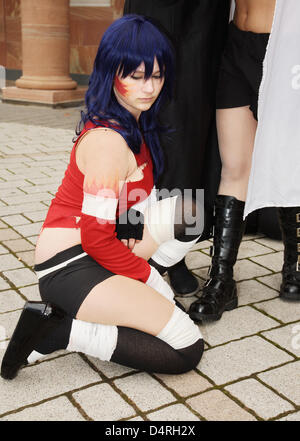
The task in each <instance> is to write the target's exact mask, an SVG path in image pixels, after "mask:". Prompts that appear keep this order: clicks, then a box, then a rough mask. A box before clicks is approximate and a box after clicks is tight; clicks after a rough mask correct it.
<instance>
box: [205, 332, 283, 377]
mask: <svg viewBox="0 0 300 441" xmlns="http://www.w3.org/2000/svg"><path fill="white" fill-rule="evenodd" d="M289 360H292V357H291V356H290V355H288V354H287V353H286V352H284V351H282V350H280V349H278V348H276V347H275V346H274V345H273V344H271V343H268V342H266V341H265V340H264V339H262V338H261V337H258V336H254V337H247V338H245V339H242V340H240V341H235V342H232V343H227V344H225V345H222V346H218V347H216V348H212V349H208V350H207V351H204V354H203V356H202V360H201V361H200V363H199V365H198V367H197V368H198V369H199V370H200V372H202V373H203V374H204V375H206V376H207V377H208V378H210V379H211V380H212V381H214V382H215V383H216V384H218V385H219V384H225V383H228V382H230V381H234V380H238V379H239V378H243V377H248V376H250V375H252V374H254V373H256V372H261V371H263V370H266V369H268V368H271V367H274V366H278V365H279V364H282V363H285V362H287V361H289Z"/></svg>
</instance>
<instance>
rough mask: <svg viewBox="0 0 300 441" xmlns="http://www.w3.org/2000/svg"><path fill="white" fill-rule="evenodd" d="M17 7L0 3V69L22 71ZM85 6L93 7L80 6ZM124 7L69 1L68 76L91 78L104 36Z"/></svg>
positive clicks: (117, 0)
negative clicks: (78, 75) (69, 74)
mask: <svg viewBox="0 0 300 441" xmlns="http://www.w3.org/2000/svg"><path fill="white" fill-rule="evenodd" d="M41 1H42V0H41ZM20 4H21V0H0V65H3V66H5V67H6V69H14V70H15V69H17V70H21V69H22V38H21V7H20ZM88 4H89V5H93V6H82V5H88ZM95 5H100V6H95ZM123 5H124V0H94V1H89V0H85V1H79V0H70V73H73V74H85V75H89V74H90V72H91V69H92V65H93V61H94V58H95V55H96V51H97V48H98V45H99V42H100V40H101V37H102V35H103V32H104V31H105V29H106V28H107V27H108V26H109V25H110V24H111V23H112V21H114V20H115V19H117V18H119V17H120V16H121V15H122V12H123Z"/></svg>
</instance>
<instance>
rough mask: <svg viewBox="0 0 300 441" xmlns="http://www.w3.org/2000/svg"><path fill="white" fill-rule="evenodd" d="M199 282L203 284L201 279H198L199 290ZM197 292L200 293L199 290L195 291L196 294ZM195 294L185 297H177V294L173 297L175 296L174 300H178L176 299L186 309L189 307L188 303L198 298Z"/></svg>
mask: <svg viewBox="0 0 300 441" xmlns="http://www.w3.org/2000/svg"><path fill="white" fill-rule="evenodd" d="M198 280H199V279H198ZM201 284H202V285H203V284H204V282H203V280H200V281H199V285H200V290H201ZM198 294H200V292H199V293H197V294H196V295H198ZM196 295H194V296H192V297H187V298H185V297H178V296H175V298H176V300H178V301H179V302H180V303H181V304H182V305H183V306H184V308H185V310H186V311H188V310H189V308H190V305H191V304H192V303H193V302H195V301H196V300H198V297H196Z"/></svg>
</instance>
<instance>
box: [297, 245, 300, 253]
mask: <svg viewBox="0 0 300 441" xmlns="http://www.w3.org/2000/svg"><path fill="white" fill-rule="evenodd" d="M297 251H298V253H300V243H297Z"/></svg>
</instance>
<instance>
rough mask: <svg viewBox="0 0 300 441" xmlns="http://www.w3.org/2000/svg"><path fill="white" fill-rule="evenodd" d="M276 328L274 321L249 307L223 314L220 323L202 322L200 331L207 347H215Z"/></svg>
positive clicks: (276, 324) (276, 323)
mask: <svg viewBox="0 0 300 441" xmlns="http://www.w3.org/2000/svg"><path fill="white" fill-rule="evenodd" d="M276 326H278V322H276V321H275V320H272V319H270V318H269V317H266V316H265V315H264V314H261V313H259V312H258V311H255V310H254V309H253V308H251V307H250V306H244V307H242V308H238V309H234V310H233V311H227V312H225V313H224V314H223V315H222V320H220V321H217V322H208V321H206V322H204V323H203V325H202V326H200V330H201V332H202V335H203V338H204V340H205V341H206V342H207V343H208V344H209V345H211V346H215V345H219V344H221V343H226V342H228V341H230V340H237V339H240V338H241V337H246V336H247V335H252V334H256V333H257V332H259V331H262V330H266V329H270V328H274V327H276Z"/></svg>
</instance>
